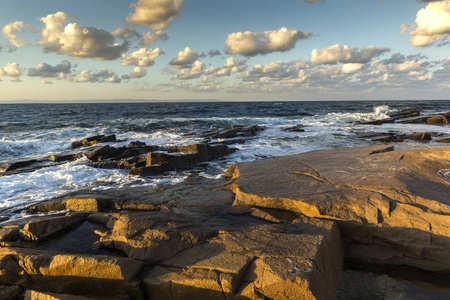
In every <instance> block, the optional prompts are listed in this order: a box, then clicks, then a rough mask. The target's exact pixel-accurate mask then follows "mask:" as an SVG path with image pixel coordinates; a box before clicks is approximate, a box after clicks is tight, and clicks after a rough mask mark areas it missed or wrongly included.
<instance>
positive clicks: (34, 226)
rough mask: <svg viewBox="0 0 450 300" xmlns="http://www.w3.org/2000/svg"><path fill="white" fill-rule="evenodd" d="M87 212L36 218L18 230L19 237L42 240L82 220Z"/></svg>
mask: <svg viewBox="0 0 450 300" xmlns="http://www.w3.org/2000/svg"><path fill="white" fill-rule="evenodd" d="M86 217H87V214H83V213H77V214H70V213H68V214H66V215H65V216H60V217H47V218H42V219H36V220H33V221H31V222H29V223H27V224H26V225H25V226H24V227H23V229H22V230H20V237H21V238H22V239H25V240H30V241H42V240H44V239H46V238H48V237H50V236H52V235H54V234H57V233H59V232H61V231H64V230H66V229H68V228H70V227H71V226H73V225H75V224H78V223H80V222H82V221H84V220H85V219H86Z"/></svg>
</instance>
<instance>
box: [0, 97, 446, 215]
mask: <svg viewBox="0 0 450 300" xmlns="http://www.w3.org/2000/svg"><path fill="white" fill-rule="evenodd" d="M406 108H416V109H418V110H419V111H420V112H421V114H422V115H425V114H431V113H441V112H445V111H449V110H450V100H444V101H443V100H440V101H327V102H323V101H319V102H303V101H298V102H177V103H175V102H152V103H80V104H59V103H58V104H0V162H6V161H12V160H28V159H42V158H43V157H45V156H49V155H52V154H58V153H61V152H64V151H68V150H70V149H71V144H72V142H73V141H76V140H80V139H83V138H86V137H90V136H95V135H99V134H104V135H110V134H115V135H116V137H117V139H118V142H115V143H108V144H109V145H111V146H115V147H117V146H124V145H127V144H128V143H129V142H131V141H141V142H145V143H146V144H147V145H159V146H178V145H188V144H193V143H199V142H202V141H203V139H202V138H200V137H199V135H197V134H196V133H201V132H203V131H206V130H210V129H220V128H225V127H227V126H231V125H245V126H252V125H261V126H265V127H266V130H264V131H261V132H259V133H258V135H257V136H256V137H253V138H249V139H247V140H246V142H245V143H243V144H236V145H232V146H231V147H234V148H237V149H238V151H236V152H234V153H233V154H231V155H229V156H227V157H225V158H223V159H220V160H217V161H212V162H209V163H208V164H207V165H206V166H205V164H203V165H202V167H201V168H199V169H197V170H196V169H194V171H196V172H198V173H199V174H200V175H201V176H204V177H206V178H210V179H215V178H216V179H219V178H221V176H222V174H224V173H225V170H226V168H227V167H229V166H230V165H232V164H236V163H241V162H250V161H256V160H261V159H266V158H270V157H275V156H282V155H289V154H295V153H301V152H308V151H313V150H323V149H334V148H343V147H353V146H362V145H369V144H375V142H372V141H370V140H369V139H361V138H358V137H357V134H358V133H364V132H389V131H396V132H401V133H405V134H410V133H411V134H412V133H416V132H434V133H438V134H443V135H450V126H434V125H419V124H396V123H393V124H383V125H381V126H377V125H355V124H354V122H356V121H371V120H376V119H382V118H386V117H388V114H389V113H390V112H395V111H398V110H402V109H406ZM298 124H302V125H303V126H304V130H305V132H288V131H284V130H283V129H286V128H289V127H292V126H296V125H298ZM192 133H194V134H192ZM219 141H220V140H219ZM437 145H440V146H442V145H443V144H438V143H436V142H433V141H431V142H426V143H424V142H416V141H407V140H406V141H404V142H402V143H396V144H395V147H396V148H405V147H432V146H437ZM86 162H87V159H86V158H81V159H79V160H77V161H73V162H67V163H63V164H60V165H57V166H55V165H49V166H48V167H45V168H41V169H38V170H35V171H33V172H24V173H18V174H12V175H3V176H2V174H0V215H1V214H2V212H4V211H7V210H8V211H11V209H14V210H15V211H16V214H15V215H14V216H13V218H20V217H23V216H24V214H25V213H24V212H23V211H21V210H20V208H21V207H25V206H27V205H29V204H32V203H36V202H40V201H42V200H45V199H48V198H50V197H54V196H60V195H64V194H66V193H72V192H76V191H77V190H86V189H88V190H103V189H111V188H117V187H126V186H130V185H133V186H148V187H156V186H158V185H162V184H176V183H178V182H182V181H183V180H185V179H186V178H187V176H189V172H192V170H191V171H182V172H169V173H165V174H163V175H161V176H153V177H139V176H130V175H128V174H127V171H126V170H115V169H114V170H111V169H98V168H92V167H89V166H87V165H86V164H85V163H86Z"/></svg>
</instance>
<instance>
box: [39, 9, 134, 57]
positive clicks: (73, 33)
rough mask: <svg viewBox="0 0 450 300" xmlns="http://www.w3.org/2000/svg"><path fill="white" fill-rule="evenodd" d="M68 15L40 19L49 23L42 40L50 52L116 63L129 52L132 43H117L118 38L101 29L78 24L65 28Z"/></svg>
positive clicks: (42, 44) (46, 23) (61, 13)
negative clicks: (116, 60)
mask: <svg viewBox="0 0 450 300" xmlns="http://www.w3.org/2000/svg"><path fill="white" fill-rule="evenodd" d="M67 19H68V16H67V15H66V14H65V13H63V12H57V13H56V14H52V15H48V16H46V17H43V18H41V19H40V21H41V22H43V23H44V24H45V27H44V29H43V30H42V37H43V38H44V39H43V40H42V41H39V42H38V43H37V45H41V46H44V49H45V50H46V51H52V52H57V53H61V54H67V55H69V56H72V57H75V58H94V59H97V60H114V59H117V58H119V57H121V56H122V53H124V52H126V51H127V50H128V43H127V42H124V43H123V44H119V43H117V42H115V39H114V36H113V35H112V34H111V33H109V32H107V31H105V30H103V29H99V28H95V27H83V26H79V25H78V24H77V23H70V24H67V26H65V27H64V28H63V26H64V23H65V22H66V20H67Z"/></svg>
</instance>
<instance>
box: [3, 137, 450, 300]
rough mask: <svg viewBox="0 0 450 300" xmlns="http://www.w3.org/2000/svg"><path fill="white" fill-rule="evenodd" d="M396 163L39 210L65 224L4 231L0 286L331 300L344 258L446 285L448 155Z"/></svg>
mask: <svg viewBox="0 0 450 300" xmlns="http://www.w3.org/2000/svg"><path fill="white" fill-rule="evenodd" d="M391 150H392V147H390V146H388V145H386V146H368V147H359V148H347V149H337V150H325V151H315V152H309V153H303V154H297V155H292V156H286V157H279V158H273V159H268V160H262V161H259V162H253V163H244V164H239V165H237V166H236V167H232V168H230V169H229V170H228V172H227V176H228V181H225V179H223V180H219V181H217V180H208V179H205V178H201V177H199V176H195V175H192V176H190V177H189V178H188V179H187V180H186V181H185V182H183V183H180V184H178V185H175V186H171V187H164V188H161V189H157V190H153V191H151V190H150V189H147V188H135V189H133V188H129V189H123V190H118V189H117V190H110V191H101V192H100V191H99V192H92V191H91V192H89V191H86V192H85V193H77V194H75V195H68V196H66V197H64V198H60V199H53V200H52V201H51V202H49V203H41V204H39V205H37V206H35V207H34V208H32V209H29V211H30V212H32V211H34V212H41V213H42V212H44V211H55V210H56V211H58V210H59V211H61V210H62V212H61V213H59V214H57V215H53V216H46V217H35V218H32V219H28V220H16V221H14V220H12V221H9V222H7V223H3V224H2V225H3V227H2V228H1V229H0V232H1V236H2V248H1V249H0V250H1V259H0V261H1V263H0V265H1V266H2V267H1V269H2V274H4V276H2V277H1V278H2V279H1V280H2V282H1V284H3V285H6V286H8V288H9V289H10V290H15V291H16V296H18V295H24V294H23V293H25V291H26V290H39V291H40V292H37V291H36V292H33V293H38V294H39V293H54V294H55V293H56V294H72V295H79V296H80V295H82V296H84V297H87V298H88V299H89V297H95V296H107V297H108V299H116V298H117V299H178V298H180V299H181V298H183V299H187V298H186V297H191V298H192V299H198V298H199V297H200V298H205V297H209V298H211V299H224V297H225V298H227V299H259V298H258V297H263V296H265V297H271V298H275V299H298V297H303V298H305V299H330V298H333V297H334V295H336V291H337V290H338V278H339V274H340V273H341V269H342V264H343V262H344V257H345V258H346V259H348V258H351V259H357V260H359V261H365V262H377V263H381V264H390V265H400V264H406V265H411V266H414V267H419V268H422V269H428V270H430V271H431V272H435V273H436V274H448V272H449V270H450V262H449V261H448V257H450V254H449V253H447V252H448V249H449V247H448V246H449V242H448V241H449V240H450V237H449V236H448V232H449V230H448V228H450V220H449V217H448V213H449V212H450V203H448V198H446V195H447V194H448V190H449V188H450V183H449V182H448V180H447V179H446V178H443V177H441V176H439V174H438V171H439V170H447V169H450V161H449V160H448V157H450V147H449V146H446V147H445V146H444V147H438V148H420V149H402V150H395V151H391ZM387 178H388V179H389V180H386V179H387ZM232 191H233V192H232ZM320 195H322V196H320ZM290 199H292V200H290ZM311 201H312V202H311ZM61 204H63V206H64V207H61ZM67 210H69V212H68V213H65V211H67ZM15 222H16V224H14V223H15ZM87 231H88V232H90V234H86V232H87ZM81 237H84V240H83V238H81ZM19 238H20V240H19ZM26 239H28V240H31V242H28V243H27V242H24V241H25V240H26ZM41 240H42V242H41ZM83 243H87V244H89V245H87V246H86V245H83ZM92 246H95V249H92ZM361 247H362V248H361ZM68 249H70V250H68ZM78 249H79V250H78ZM81 249H85V250H84V251H85V253H77V252H83V251H82V250H81ZM77 250H78V251H77ZM96 251H97V252H96ZM445 251H447V252H445ZM105 255H106V256H105ZM30 263H31V264H30ZM17 268H20V270H22V271H21V272H17V273H14V272H13V273H11V271H10V270H15V269H17ZM106 270H107V271H106ZM111 270H115V271H111ZM105 272H106V273H105ZM114 272H115V273H114ZM87 282H91V283H92V282H95V283H96V288H95V289H87V288H86V284H87ZM449 288H450V287H446V288H444V291H443V292H441V293H443V294H442V295H447V293H448V292H449V291H450V290H449ZM286 291H290V294H289V293H286ZM340 292H341V293H342V291H340ZM26 293H28V294H30V293H32V292H31V291H28V292H26ZM108 295H109V296H108ZM119 295H121V296H119ZM112 296H114V297H116V298H111V297H112ZM27 297H28V296H27ZM56 297H57V299H65V298H64V297H63V296H56ZM58 297H59V298H58ZM66 297H67V296H66ZM11 299H13V298H11ZM261 299H262V298H261Z"/></svg>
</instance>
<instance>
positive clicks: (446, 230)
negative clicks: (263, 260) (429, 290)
mask: <svg viewBox="0 0 450 300" xmlns="http://www.w3.org/2000/svg"><path fill="white" fill-rule="evenodd" d="M391 149H392V147H390V146H367V147H358V148H350V149H336V150H328V151H314V152H309V153H303V154H297V155H291V156H286V157H280V158H274V159H268V160H264V161H259V162H254V163H244V164H239V165H237V166H233V167H231V168H230V169H229V170H228V176H229V179H230V182H231V183H232V187H233V191H234V193H235V202H234V205H250V206H255V207H266V208H276V209H282V210H289V211H294V212H297V213H301V214H304V215H306V216H309V217H313V218H321V219H330V220H336V221H337V222H338V223H339V225H340V228H341V230H342V231H343V233H344V235H345V237H346V239H347V240H348V242H347V253H346V254H347V255H349V256H351V257H356V258H360V259H364V260H369V261H375V262H381V263H393V264H408V265H412V266H417V267H420V268H424V269H429V270H445V271H448V270H450V197H449V195H450V182H449V181H448V180H447V179H446V178H445V177H441V176H440V175H439V172H441V171H442V170H446V169H450V159H449V158H450V147H436V148H420V149H404V150H398V151H388V150H391ZM441 173H442V172H441Z"/></svg>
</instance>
